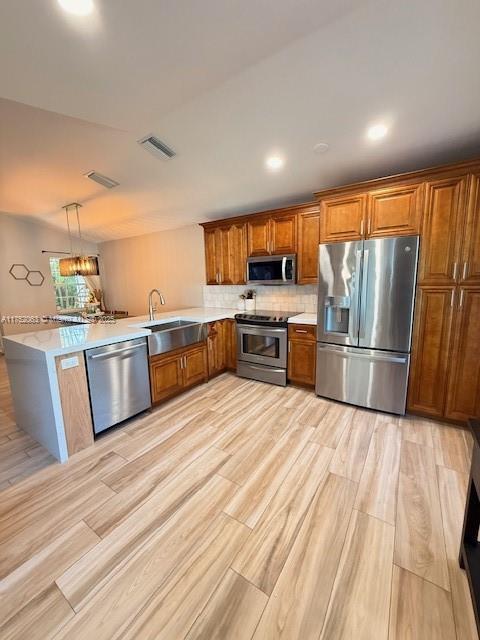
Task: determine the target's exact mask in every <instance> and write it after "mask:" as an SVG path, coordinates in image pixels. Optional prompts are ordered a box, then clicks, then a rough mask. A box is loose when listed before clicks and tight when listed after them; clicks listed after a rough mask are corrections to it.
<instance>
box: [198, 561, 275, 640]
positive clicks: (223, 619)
mask: <svg viewBox="0 0 480 640" xmlns="http://www.w3.org/2000/svg"><path fill="white" fill-rule="evenodd" d="M267 601H268V597H267V596H266V595H265V594H264V593H263V592H262V591H260V590H259V589H257V588H256V587H254V586H253V585H252V584H250V582H248V581H247V580H245V578H242V576H240V575H238V573H235V571H232V570H231V569H229V570H228V571H227V573H226V574H225V576H224V578H223V580H222V581H221V582H220V584H219V585H218V587H217V590H216V591H215V593H214V594H213V596H212V597H211V599H210V600H209V602H208V603H207V605H206V607H205V609H204V610H203V611H202V613H201V614H200V615H199V616H198V618H197V620H196V621H195V623H194V625H193V627H192V628H191V629H190V632H189V633H188V635H187V640H225V638H229V640H251V637H252V636H253V633H254V632H255V628H256V626H257V624H258V621H259V620H260V616H261V615H262V612H263V610H264V608H265V605H266V604H267Z"/></svg>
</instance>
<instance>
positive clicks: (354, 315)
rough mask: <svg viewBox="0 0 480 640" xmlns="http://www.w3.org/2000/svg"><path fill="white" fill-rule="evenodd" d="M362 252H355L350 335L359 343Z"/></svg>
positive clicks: (352, 339)
mask: <svg viewBox="0 0 480 640" xmlns="http://www.w3.org/2000/svg"><path fill="white" fill-rule="evenodd" d="M362 253H363V251H362V250H361V249H358V250H357V251H356V252H355V279H353V278H352V281H353V282H352V292H351V298H350V299H351V305H350V318H349V327H348V335H349V338H350V340H351V341H352V343H355V344H357V343H358V305H359V301H360V296H359V294H360V286H361V274H362Z"/></svg>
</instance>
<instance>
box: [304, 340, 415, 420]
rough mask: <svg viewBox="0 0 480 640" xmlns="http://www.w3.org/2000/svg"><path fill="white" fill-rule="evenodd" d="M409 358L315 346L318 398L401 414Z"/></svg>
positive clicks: (338, 347) (354, 349) (393, 353)
mask: <svg viewBox="0 0 480 640" xmlns="http://www.w3.org/2000/svg"><path fill="white" fill-rule="evenodd" d="M409 365H410V356H409V355H408V354H406V353H398V352H397V353H396V352H391V351H378V350H374V349H360V348H356V347H341V346H334V345H329V344H322V343H317V378H316V385H315V391H316V393H317V395H319V396H323V397H325V398H331V399H332V400H340V401H341V402H348V403H350V404H354V405H357V406H359V407H367V408H369V409H377V410H379V411H387V412H389V413H397V414H400V415H403V414H404V413H405V406H406V398H407V383H408V370H409Z"/></svg>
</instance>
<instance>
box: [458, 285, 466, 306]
mask: <svg viewBox="0 0 480 640" xmlns="http://www.w3.org/2000/svg"><path fill="white" fill-rule="evenodd" d="M464 293H465V289H462V290H461V291H460V302H459V303H458V308H459V309H461V308H462V307H463V294H464Z"/></svg>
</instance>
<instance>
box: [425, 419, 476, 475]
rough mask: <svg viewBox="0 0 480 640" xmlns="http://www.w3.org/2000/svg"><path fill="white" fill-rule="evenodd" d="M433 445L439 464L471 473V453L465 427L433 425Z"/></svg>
mask: <svg viewBox="0 0 480 640" xmlns="http://www.w3.org/2000/svg"><path fill="white" fill-rule="evenodd" d="M433 446H434V449H435V460H436V462H437V464H439V465H442V466H444V467H449V468H450V469H456V470H457V471H461V472H462V473H470V453H469V448H468V445H467V442H466V440H465V436H464V430H463V429H460V428H457V427H453V426H449V425H443V424H438V425H437V424H436V425H433Z"/></svg>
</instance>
